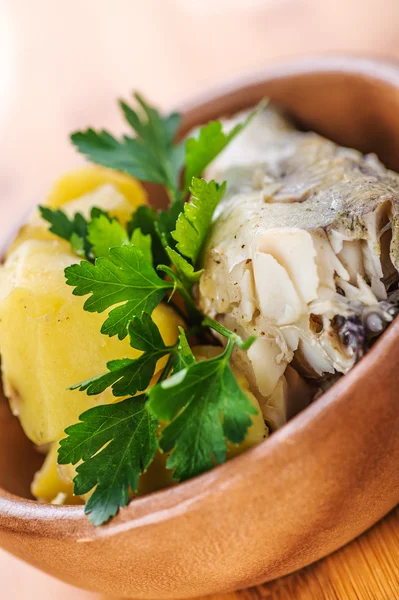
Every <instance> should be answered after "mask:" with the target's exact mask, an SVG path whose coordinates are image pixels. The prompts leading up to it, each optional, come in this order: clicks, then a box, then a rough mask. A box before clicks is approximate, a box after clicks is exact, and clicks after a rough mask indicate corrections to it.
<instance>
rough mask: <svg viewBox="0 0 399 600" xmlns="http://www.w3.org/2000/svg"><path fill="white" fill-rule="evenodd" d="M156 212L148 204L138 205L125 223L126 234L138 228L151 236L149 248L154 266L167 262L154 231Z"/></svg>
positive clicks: (130, 233) (131, 233)
mask: <svg viewBox="0 0 399 600" xmlns="http://www.w3.org/2000/svg"><path fill="white" fill-rule="evenodd" d="M157 218H158V217H157V213H156V212H155V210H154V209H153V208H152V207H150V206H139V207H138V208H137V210H135V212H134V213H133V215H132V218H131V220H130V221H129V223H128V224H127V230H128V234H129V235H130V236H131V235H133V232H134V231H135V230H137V229H138V230H140V231H141V232H142V233H143V234H145V235H150V236H151V248H152V254H153V263H154V267H156V266H158V265H163V264H165V263H168V256H167V254H166V252H165V249H164V247H163V245H162V242H161V240H160V237H159V235H158V233H157V231H156V227H155V226H156V222H157Z"/></svg>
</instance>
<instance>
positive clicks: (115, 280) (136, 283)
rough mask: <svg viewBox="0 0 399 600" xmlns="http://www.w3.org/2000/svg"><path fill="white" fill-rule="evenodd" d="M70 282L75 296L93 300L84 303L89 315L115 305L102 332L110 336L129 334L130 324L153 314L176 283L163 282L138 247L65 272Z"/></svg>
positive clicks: (123, 248)
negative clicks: (141, 316)
mask: <svg viewBox="0 0 399 600" xmlns="http://www.w3.org/2000/svg"><path fill="white" fill-rule="evenodd" d="M65 276H66V283H67V284H68V285H70V286H73V287H74V290H73V292H72V293H73V294H74V295H75V296H87V295H90V297H89V298H88V299H87V300H86V302H85V304H84V309H85V310H87V311H88V312H98V313H101V312H103V311H105V310H106V309H107V308H109V307H110V306H113V305H114V304H119V303H122V302H123V303H124V304H121V305H120V306H118V307H116V308H114V309H113V310H111V312H110V313H109V315H108V318H107V319H106V321H105V322H104V324H103V326H102V328H101V332H102V333H104V334H107V335H109V336H113V335H118V337H119V339H123V338H124V337H126V335H127V328H128V324H129V321H131V319H132V318H133V317H134V316H139V315H141V314H142V313H143V312H148V313H150V314H151V313H152V311H153V310H154V308H155V307H156V306H157V305H158V304H159V303H160V302H161V300H162V298H163V297H164V295H165V293H166V291H167V290H169V289H171V288H173V283H170V282H167V281H164V280H163V279H161V278H160V277H159V276H158V275H157V273H156V271H155V270H154V268H153V266H152V265H151V263H150V262H148V261H147V260H146V259H145V257H144V255H143V253H142V252H140V250H138V249H137V248H135V247H134V246H120V247H116V248H111V249H110V251H109V256H108V257H100V258H97V259H96V262H95V264H94V265H93V264H91V263H89V262H87V261H82V262H81V263H79V264H77V265H71V266H70V267H67V268H66V269H65Z"/></svg>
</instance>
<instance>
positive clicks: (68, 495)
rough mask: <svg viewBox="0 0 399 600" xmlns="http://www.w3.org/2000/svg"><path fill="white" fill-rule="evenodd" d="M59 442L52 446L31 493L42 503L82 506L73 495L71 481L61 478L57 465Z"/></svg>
mask: <svg viewBox="0 0 399 600" xmlns="http://www.w3.org/2000/svg"><path fill="white" fill-rule="evenodd" d="M57 455H58V442H55V443H54V444H52V446H51V448H50V451H49V452H48V454H47V456H46V458H45V459H44V463H43V465H42V467H41V469H40V471H38V472H37V473H36V475H35V477H34V479H33V482H32V486H31V491H32V494H33V496H35V498H37V499H38V500H39V501H41V502H57V503H60V504H61V503H62V504H80V502H81V500H80V498H77V497H76V496H74V495H73V483H72V480H71V479H69V480H68V479H65V478H63V477H62V476H60V473H59V468H58V465H57Z"/></svg>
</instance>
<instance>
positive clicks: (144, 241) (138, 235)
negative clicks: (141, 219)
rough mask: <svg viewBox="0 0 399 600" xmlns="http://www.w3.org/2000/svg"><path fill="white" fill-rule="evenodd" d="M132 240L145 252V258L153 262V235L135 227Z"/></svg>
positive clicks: (132, 242) (134, 244)
mask: <svg viewBox="0 0 399 600" xmlns="http://www.w3.org/2000/svg"><path fill="white" fill-rule="evenodd" d="M130 242H131V244H133V246H135V247H136V248H137V249H138V250H140V251H141V252H142V253H143V256H144V258H145V260H147V261H148V262H149V263H150V264H152V250H151V236H150V235H145V234H144V233H143V232H142V231H141V229H135V230H134V231H133V233H132V237H131V239H130Z"/></svg>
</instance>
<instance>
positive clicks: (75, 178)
mask: <svg viewBox="0 0 399 600" xmlns="http://www.w3.org/2000/svg"><path fill="white" fill-rule="evenodd" d="M44 204H46V205H47V206H50V207H51V208H53V209H56V208H61V207H62V210H63V211H64V212H65V213H66V214H67V215H68V216H69V217H73V215H74V214H75V213H77V212H80V213H81V214H82V215H83V216H85V217H89V216H90V211H91V209H92V208H93V206H97V207H98V208H101V209H102V210H104V211H106V212H108V213H109V215H110V216H111V217H116V218H117V219H118V220H119V221H120V222H121V223H122V224H123V225H125V224H126V222H127V221H128V220H129V219H130V217H131V213H132V212H133V211H134V210H135V209H136V208H137V207H138V206H140V205H141V204H147V195H146V192H145V190H144V188H143V187H142V186H141V185H140V184H139V183H138V182H137V181H136V180H135V179H133V178H132V177H129V176H128V175H124V174H123V173H118V172H116V171H111V170H110V169H105V168H102V167H97V166H88V167H83V168H81V169H78V170H76V171H71V172H70V173H67V174H66V175H64V176H63V177H61V178H60V179H59V180H58V181H57V183H56V184H55V186H54V188H53V189H52V190H51V192H50V194H49V196H48V198H47V200H46V201H45V203H44ZM49 227H50V225H49V223H47V222H46V221H44V220H43V219H42V218H41V217H40V214H39V212H38V211H37V210H35V211H34V213H33V214H32V216H31V217H30V219H29V221H28V223H26V225H24V226H23V227H22V228H21V230H20V232H19V233H18V235H17V237H16V238H15V240H14V241H13V243H12V244H11V246H10V248H9V250H8V252H7V255H9V254H10V253H11V252H13V251H14V250H15V249H16V248H17V247H18V246H19V245H20V244H22V243H23V242H24V241H26V240H31V239H36V240H48V241H52V240H58V241H60V240H59V238H57V236H55V235H54V234H52V233H51V232H50V231H49ZM63 244H64V247H65V248H69V244H68V242H66V241H65V242H63Z"/></svg>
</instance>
